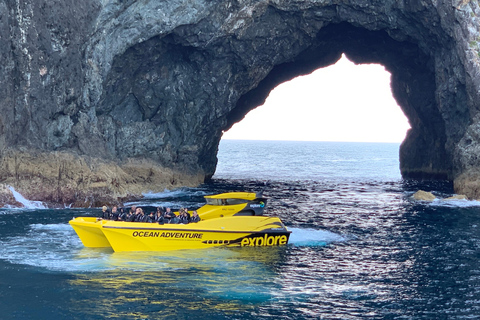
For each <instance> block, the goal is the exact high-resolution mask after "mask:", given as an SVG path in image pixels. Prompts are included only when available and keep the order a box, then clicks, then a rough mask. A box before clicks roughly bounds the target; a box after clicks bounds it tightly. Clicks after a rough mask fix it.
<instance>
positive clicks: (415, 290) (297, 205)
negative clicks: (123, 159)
mask: <svg viewBox="0 0 480 320" xmlns="http://www.w3.org/2000/svg"><path fill="white" fill-rule="evenodd" d="M398 147H399V145H398V144H365V143H333V142H329V143H327V142H272V141H222V142H221V144H220V150H219V155H218V158H219V163H218V168H217V172H216V173H215V176H214V180H213V181H212V183H209V184H205V185H202V186H200V187H199V188H182V189H177V190H165V191H164V192H162V193H148V194H146V195H145V197H144V198H143V199H138V201H135V202H132V203H128V204H127V205H131V204H133V203H134V204H137V205H141V206H145V207H146V208H153V207H154V206H158V205H162V206H171V207H173V208H178V207H183V206H186V207H188V208H192V209H194V208H196V207H199V206H201V205H202V204H203V203H204V201H203V196H204V195H207V194H212V193H219V192H226V191H254V192H263V193H264V195H265V196H267V197H268V198H269V201H268V204H267V209H266V214H267V215H272V216H279V217H280V218H281V219H282V220H283V221H284V222H285V224H286V225H287V226H288V227H289V229H290V230H292V231H293V233H292V235H291V238H290V242H289V245H288V246H285V247H270V248H265V247H259V248H229V249H227V248H216V249H211V250H185V251H178V252H167V253H158V252H130V253H113V252H112V251H111V250H109V249H91V248H85V247H83V245H82V244H81V242H80V240H79V239H78V237H77V236H76V235H75V233H74V231H73V230H72V229H71V227H70V226H69V225H68V221H69V220H70V219H71V218H72V217H74V216H84V215H87V216H88V215H91V216H94V215H99V214H100V209H99V208H91V209H55V210H53V209H41V208H39V207H38V204H34V205H32V206H31V207H30V208H28V207H27V208H23V209H15V208H5V209H0V271H1V274H0V319H105V318H114V319H209V320H212V319H480V264H479V263H478V262H479V260H480V250H479V247H480V214H479V213H480V203H479V202H476V201H466V200H453V201H452V200H443V199H444V198H446V197H448V196H450V195H452V193H453V191H452V187H451V185H450V184H449V183H447V182H438V181H436V182H434V181H423V182H422V181H415V180H409V181H405V180H402V179H401V176H400V173H399V169H398ZM418 189H423V190H427V191H431V192H433V193H434V194H435V195H436V196H437V198H438V199H437V200H435V201H433V202H423V201H415V200H413V199H412V197H411V196H412V194H413V193H414V192H415V191H417V190H418ZM26 203H27V204H28V202H26Z"/></svg>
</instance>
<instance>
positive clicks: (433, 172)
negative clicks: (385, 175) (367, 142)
mask: <svg viewBox="0 0 480 320" xmlns="http://www.w3.org/2000/svg"><path fill="white" fill-rule="evenodd" d="M342 54H344V55H345V56H346V57H347V58H348V59H349V60H351V61H353V62H354V63H355V64H380V65H382V66H384V67H385V69H386V70H387V71H388V72H390V73H391V92H392V94H393V97H394V99H395V101H396V102H397V104H398V105H399V106H400V108H401V110H402V111H403V113H404V114H405V116H406V117H407V119H408V122H409V124H410V127H411V129H410V130H408V132H407V135H406V138H405V140H404V141H403V143H402V145H401V147H400V152H399V160H400V171H401V174H402V176H403V177H404V178H417V179H431V178H433V179H449V178H451V172H452V156H451V155H450V154H448V153H447V151H446V148H445V145H446V143H447V138H446V135H445V131H446V130H445V120H444V119H443V118H442V115H441V113H440V110H439V107H438V101H437V100H436V96H435V91H436V74H435V66H434V65H435V61H434V57H432V56H431V55H429V54H428V53H426V52H425V50H424V49H422V48H421V47H420V46H419V44H418V43H416V42H415V41H413V40H412V39H408V38H406V39H403V40H398V39H394V38H392V37H391V35H390V34H389V33H388V32H386V31H370V30H366V29H364V28H358V27H355V26H352V25H351V24H348V23H339V24H331V25H329V26H327V27H324V28H322V29H321V30H320V32H319V33H318V34H317V37H316V41H315V43H314V44H313V45H311V46H310V47H309V48H308V49H306V50H304V51H302V52H300V53H299V54H297V55H296V56H295V57H294V58H293V59H291V60H290V61H288V62H285V63H283V64H280V65H276V66H275V67H274V68H273V69H272V70H271V71H270V72H269V74H268V75H267V76H266V77H265V78H264V79H263V80H262V81H261V82H260V83H259V84H258V86H256V87H255V88H254V89H252V90H250V91H248V92H246V93H245V94H243V95H242V96H241V97H240V99H239V100H238V102H237V103H236V106H235V108H234V109H232V110H231V111H230V113H229V114H228V115H227V125H226V127H225V128H224V129H223V130H224V131H228V129H230V128H231V127H232V126H233V125H234V124H235V123H237V122H239V121H240V120H241V119H243V117H244V116H245V114H247V113H248V112H249V111H250V110H252V109H254V108H256V107H257V106H259V105H262V104H263V103H264V102H265V100H266V98H267V97H268V95H269V94H270V92H271V91H272V90H273V89H274V88H275V87H277V86H278V85H279V84H281V83H283V82H286V81H289V80H291V79H293V78H295V77H297V76H301V75H306V74H310V73H311V72H313V71H314V70H317V69H320V68H324V67H327V66H330V65H333V64H335V63H336V62H337V61H338V60H339V59H340V58H341V56H342Z"/></svg>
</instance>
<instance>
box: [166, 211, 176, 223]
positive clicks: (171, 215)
mask: <svg viewBox="0 0 480 320" xmlns="http://www.w3.org/2000/svg"><path fill="white" fill-rule="evenodd" d="M164 217H165V220H166V221H167V223H170V222H171V221H172V219H174V218H176V215H175V213H173V212H172V209H170V208H167V210H166V212H165V215H164Z"/></svg>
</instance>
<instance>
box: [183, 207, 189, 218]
mask: <svg viewBox="0 0 480 320" xmlns="http://www.w3.org/2000/svg"><path fill="white" fill-rule="evenodd" d="M184 211H185V213H186V215H187V217H188V221H190V212H188V209H187V208H185V210H184Z"/></svg>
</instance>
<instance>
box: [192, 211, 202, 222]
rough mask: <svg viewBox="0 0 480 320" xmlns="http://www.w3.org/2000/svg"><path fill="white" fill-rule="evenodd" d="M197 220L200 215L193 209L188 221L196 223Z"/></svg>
mask: <svg viewBox="0 0 480 320" xmlns="http://www.w3.org/2000/svg"><path fill="white" fill-rule="evenodd" d="M198 221H200V216H199V215H198V213H197V210H193V212H192V217H191V218H190V222H192V223H196V222H198Z"/></svg>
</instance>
